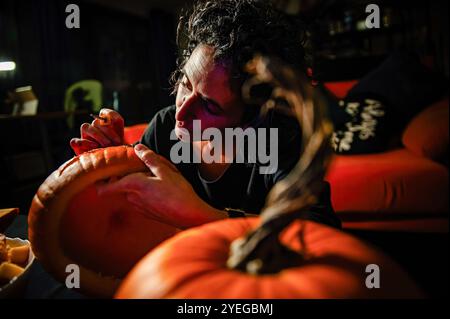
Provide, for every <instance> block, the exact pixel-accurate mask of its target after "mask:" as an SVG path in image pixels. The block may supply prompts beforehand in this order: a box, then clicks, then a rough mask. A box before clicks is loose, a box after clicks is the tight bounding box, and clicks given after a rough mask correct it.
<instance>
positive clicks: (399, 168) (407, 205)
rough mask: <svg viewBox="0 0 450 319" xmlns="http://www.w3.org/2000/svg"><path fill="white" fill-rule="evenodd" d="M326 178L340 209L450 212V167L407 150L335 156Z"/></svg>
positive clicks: (383, 211) (385, 212) (334, 200)
mask: <svg viewBox="0 0 450 319" xmlns="http://www.w3.org/2000/svg"><path fill="white" fill-rule="evenodd" d="M326 179H327V180H328V181H329V182H330V185H331V201H332V204H333V207H334V209H335V210H336V211H337V212H360V213H364V212H366V213H374V212H376V213H383V214H390V213H408V214H418V213H420V214H423V213H426V214H433V213H446V212H448V169H447V168H446V167H445V166H444V165H441V164H439V163H436V162H433V161H431V160H429V159H427V158H423V157H419V156H417V155H415V154H414V153H412V152H410V151H409V150H407V149H397V150H392V151H388V152H383V153H378V154H370V155H346V156H344V155H335V156H334V158H333V160H332V163H331V166H330V169H329V171H328V174H327V177H326Z"/></svg>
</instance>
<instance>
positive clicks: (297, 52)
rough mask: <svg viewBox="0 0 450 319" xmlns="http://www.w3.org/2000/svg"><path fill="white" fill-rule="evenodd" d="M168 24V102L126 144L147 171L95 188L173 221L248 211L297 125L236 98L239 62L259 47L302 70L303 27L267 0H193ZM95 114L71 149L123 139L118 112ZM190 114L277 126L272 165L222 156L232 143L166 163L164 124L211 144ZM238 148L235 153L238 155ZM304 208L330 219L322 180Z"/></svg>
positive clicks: (241, 76)
mask: <svg viewBox="0 0 450 319" xmlns="http://www.w3.org/2000/svg"><path fill="white" fill-rule="evenodd" d="M178 30H179V34H178V39H179V40H180V41H179V42H180V43H179V45H180V46H181V49H182V50H183V56H182V57H181V59H180V61H179V68H178V70H177V71H176V72H175V73H174V76H173V79H174V80H175V91H176V103H175V105H174V106H170V107H167V108H165V109H163V110H161V111H160V112H158V113H157V114H156V115H155V117H154V118H153V119H152V121H151V122H150V124H149V127H148V129H147V130H146V132H145V133H144V135H143V137H142V139H141V144H138V145H136V146H135V152H136V154H137V155H138V156H139V157H140V158H141V159H142V161H143V162H144V163H145V164H146V165H147V166H148V168H149V170H150V172H151V173H152V174H144V173H137V174H132V175H128V176H126V177H124V178H122V179H121V180H119V181H117V182H115V183H112V184H109V185H108V186H106V187H104V188H102V189H100V191H101V192H114V191H121V192H126V193H127V198H128V200H129V202H130V204H132V205H135V206H136V207H138V208H140V210H141V211H142V213H144V214H145V215H147V216H149V217H150V218H154V219H157V220H160V221H162V222H165V223H169V224H172V225H174V226H177V227H180V228H188V227H192V226H196V225H200V224H203V223H207V222H211V221H214V220H218V219H222V218H227V217H234V216H242V215H245V214H258V213H259V211H260V210H261V208H262V207H263V206H264V202H265V197H266V195H267V193H268V192H269V191H270V189H271V188H272V186H273V185H274V184H275V183H276V182H278V181H279V180H281V179H283V178H284V177H285V176H287V175H288V174H289V172H290V170H291V169H292V168H293V167H294V165H295V164H296V163H297V161H298V158H299V155H300V154H299V150H300V146H301V144H300V130H299V127H298V124H297V121H296V120H295V119H294V118H290V117H288V116H285V115H281V114H278V113H276V112H269V113H268V114H266V115H265V116H264V117H263V118H261V117H260V116H259V109H258V107H257V106H256V105H253V104H250V103H248V102H247V101H245V100H244V99H243V98H242V96H241V88H242V85H243V83H244V82H245V81H246V80H247V79H248V74H247V73H246V72H245V70H244V66H245V64H246V63H247V62H248V61H249V60H250V59H251V58H252V57H253V56H254V55H255V54H258V53H260V54H264V55H269V56H274V57H277V58H279V59H281V60H283V61H284V62H285V63H287V64H289V65H290V66H292V67H293V68H295V69H296V70H298V71H300V72H301V71H304V70H305V69H306V63H305V59H306V56H305V49H304V45H303V44H304V38H305V30H304V28H303V27H302V26H301V25H300V24H299V23H298V22H296V21H294V20H293V19H290V18H288V17H287V16H285V15H283V14H282V13H280V12H278V11H277V10H276V9H274V8H273V7H272V6H271V5H270V3H269V2H268V1H258V0H220V1H201V2H198V3H197V4H196V5H195V6H194V8H193V10H192V12H191V13H190V15H189V17H188V18H187V19H185V18H184V17H181V18H180V23H179V28H178ZM183 38H185V39H184V40H185V41H184V42H183ZM181 42H183V43H185V44H181ZM100 116H109V117H111V119H112V123H111V125H102V121H101V120H100V119H96V120H94V121H93V122H92V124H87V123H85V124H83V125H82V126H81V138H79V139H72V140H71V146H72V148H73V149H74V151H75V152H76V153H77V154H79V153H82V152H84V151H87V150H89V149H93V148H97V147H106V146H111V145H120V144H123V141H122V136H123V119H122V118H121V117H120V115H119V114H117V113H116V112H114V111H112V110H108V109H103V110H102V111H101V112H100ZM196 120H199V121H200V123H201V130H202V131H203V132H204V131H205V130H207V129H208V128H217V129H219V130H220V131H221V132H223V131H225V130H226V129H227V128H236V127H240V128H248V127H252V128H275V129H277V132H278V136H277V140H276V142H277V143H276V149H277V167H276V169H275V171H273V172H271V173H270V174H260V170H259V168H260V166H261V163H259V162H258V161H256V162H252V161H248V160H247V161H246V162H244V163H236V161H234V162H233V163H229V162H230V160H233V158H234V159H236V158H237V156H239V155H243V154H242V153H246V152H248V150H247V149H244V150H242V149H238V148H237V147H236V145H234V149H233V150H234V152H233V153H232V157H233V158H231V159H230V154H229V153H226V152H225V151H224V150H223V149H222V151H221V152H220V154H219V158H220V160H219V161H216V162H212V163H209V162H207V161H204V160H203V159H202V161H201V162H200V163H176V164H174V163H172V162H171V156H170V155H171V150H172V149H173V147H174V145H175V144H176V143H178V142H179V141H176V140H174V139H171V133H172V134H174V135H176V136H178V137H179V139H180V140H182V142H184V143H186V142H187V143H189V147H190V149H191V150H192V153H193V154H202V152H204V151H205V149H206V150H208V149H210V148H211V143H212V141H211V140H202V139H197V140H195V139H192V138H191V137H192V135H193V134H192V133H193V131H194V123H195V122H194V121H196ZM118 128H119V129H118ZM186 133H189V134H186ZM186 136H188V137H186ZM172 137H173V135H172ZM258 138H259V137H258ZM215 151H217V150H216V149H215ZM172 155H173V154H172ZM245 155H247V154H244V155H243V158H248V157H246V156H245ZM172 157H173V156H172ZM307 217H308V218H309V219H312V220H315V221H317V222H321V223H325V224H328V225H331V226H335V227H339V226H340V222H339V220H338V219H337V217H336V216H335V214H334V212H333V209H332V207H331V203H330V191H329V186H328V184H327V183H325V187H324V191H323V194H322V196H321V199H320V203H319V204H317V205H316V206H314V207H312V208H311V211H310V213H309V214H308V216H307Z"/></svg>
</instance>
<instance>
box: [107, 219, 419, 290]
mask: <svg viewBox="0 0 450 319" xmlns="http://www.w3.org/2000/svg"><path fill="white" fill-rule="evenodd" d="M303 223H304V224H303V225H302V222H300V221H296V222H294V223H293V224H292V225H291V226H289V228H288V229H286V230H285V231H284V232H283V234H282V237H281V238H282V242H283V243H284V244H285V245H287V246H289V247H290V248H291V249H293V250H295V251H300V249H301V248H302V247H301V241H300V239H299V238H300V233H301V232H302V231H303V232H304V233H303V236H304V242H305V245H306V251H307V253H308V255H309V258H308V259H307V260H306V261H305V262H304V263H303V264H302V265H299V266H297V267H293V268H287V269H284V270H282V271H281V272H279V273H276V274H266V275H250V274H247V273H244V272H241V271H237V270H233V269H228V268H227V267H226V261H227V258H228V255H229V246H230V244H231V242H232V241H233V240H235V239H237V238H239V237H241V236H243V235H245V233H247V232H248V231H249V230H251V229H254V228H255V227H256V226H257V225H258V224H259V218H251V219H250V218H249V219H231V220H225V221H219V222H214V223H210V224H208V225H204V226H200V227H197V228H193V229H189V230H187V231H184V232H182V233H180V234H178V235H176V236H174V237H172V238H171V239H169V240H167V241H165V242H164V243H163V244H161V245H159V246H158V247H157V248H155V249H154V250H153V251H151V252H150V253H149V254H148V255H147V256H146V257H144V258H143V259H142V260H141V261H140V262H139V263H138V264H136V266H135V267H134V268H133V269H132V270H131V272H130V273H129V274H128V276H127V277H126V278H125V279H124V281H123V282H122V284H121V286H120V287H119V289H118V290H117V293H116V295H115V297H116V298H181V299H184V298H205V299H207V298H219V299H222V298H230V299H235V298H236V299H240V298H249V299H253V298H270V299H272V298H287V299H296V298H417V297H420V296H421V294H420V292H419V290H418V289H417V287H416V286H415V284H414V283H413V282H412V281H411V280H410V279H409V277H408V276H407V275H406V274H405V273H404V272H403V270H402V269H401V268H400V267H399V266H398V265H397V264H396V263H395V262H393V261H392V260H391V259H390V258H388V257H387V256H385V255H384V254H382V253H381V252H379V251H377V250H376V249H374V248H372V247H370V246H369V245H367V244H365V243H363V242H362V241H360V240H358V239H356V238H354V237H352V236H350V235H348V234H345V233H343V232H341V231H338V230H335V229H332V228H330V227H326V226H323V225H320V224H317V223H314V222H309V221H304V222H303ZM369 264H377V265H378V266H379V267H380V270H381V288H380V289H368V288H367V287H366V285H365V280H366V277H367V276H368V275H369V274H368V273H366V272H365V269H366V266H367V265H369Z"/></svg>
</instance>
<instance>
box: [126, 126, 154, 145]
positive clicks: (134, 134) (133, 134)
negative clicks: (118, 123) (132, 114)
mask: <svg viewBox="0 0 450 319" xmlns="http://www.w3.org/2000/svg"><path fill="white" fill-rule="evenodd" d="M147 126H148V123H143V124H136V125H132V126H126V127H125V129H124V133H123V139H124V142H125V143H126V144H133V143H135V142H137V141H139V140H140V139H141V136H142V134H144V131H145V129H146V128H147Z"/></svg>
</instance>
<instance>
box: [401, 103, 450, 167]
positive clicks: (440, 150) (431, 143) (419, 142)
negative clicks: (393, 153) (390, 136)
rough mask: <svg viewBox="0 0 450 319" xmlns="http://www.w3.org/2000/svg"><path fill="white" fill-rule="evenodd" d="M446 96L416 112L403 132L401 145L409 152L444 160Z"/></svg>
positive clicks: (447, 129) (446, 114)
mask: <svg viewBox="0 0 450 319" xmlns="http://www.w3.org/2000/svg"><path fill="white" fill-rule="evenodd" d="M448 102H449V101H448V97H447V98H445V99H442V100H440V101H439V102H437V103H435V104H433V105H431V106H430V107H427V108H426V109H425V110H423V111H422V112H420V113H419V114H417V115H416V116H415V117H414V118H413V120H412V121H411V122H410V123H409V124H408V126H407V127H406V129H405V131H404V132H403V136H402V142H403V145H405V147H406V148H407V149H409V150H410V151H411V152H413V153H415V154H417V155H419V156H424V157H427V158H430V159H432V160H437V161H439V160H444V159H446V158H447V155H448V135H449V128H448V116H449V112H448V109H449V105H448Z"/></svg>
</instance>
